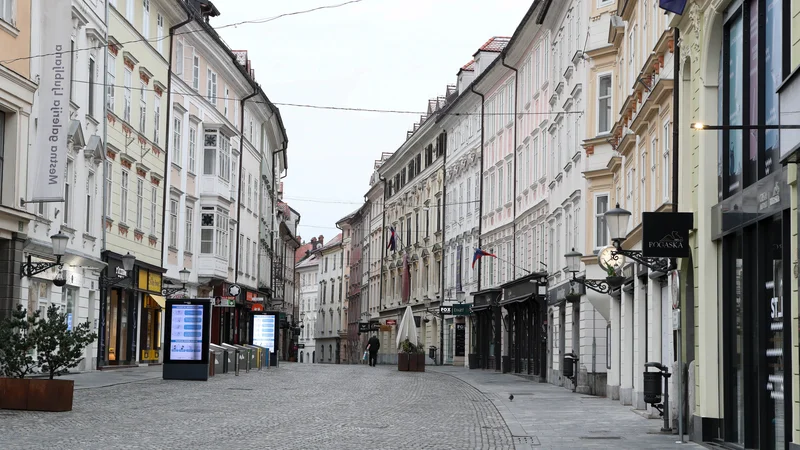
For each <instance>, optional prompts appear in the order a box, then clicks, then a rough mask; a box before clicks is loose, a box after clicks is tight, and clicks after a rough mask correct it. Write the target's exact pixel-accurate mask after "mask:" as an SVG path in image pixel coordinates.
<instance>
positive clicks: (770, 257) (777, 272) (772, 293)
mask: <svg viewBox="0 0 800 450" xmlns="http://www.w3.org/2000/svg"><path fill="white" fill-rule="evenodd" d="M765 222H766V223H765V224H764V226H763V227H762V229H763V231H764V233H765V241H766V244H767V245H766V246H764V248H765V249H766V251H765V252H764V268H763V269H764V270H763V274H764V276H765V280H764V285H763V288H764V290H763V291H762V292H763V294H762V296H761V298H762V301H760V302H759V303H760V307H759V309H760V310H761V314H760V316H761V317H762V318H763V319H762V323H763V330H764V331H763V334H762V336H764V345H763V346H762V349H761V352H762V355H763V358H764V360H763V361H764V366H763V369H762V370H759V372H764V373H765V374H766V380H763V381H764V382H763V383H762V385H763V386H764V387H765V388H766V392H764V393H763V397H764V398H763V402H762V404H763V408H761V410H762V411H764V412H765V416H766V417H764V418H763V419H762V424H764V429H765V435H763V436H762V442H763V444H764V445H763V448H780V449H782V448H785V447H786V439H785V437H786V414H785V411H786V403H785V400H784V392H785V389H784V370H785V369H786V368H787V360H786V359H785V358H784V295H783V293H784V286H783V281H784V269H785V268H784V263H783V261H784V257H787V258H788V255H786V254H785V252H784V251H783V245H782V242H783V234H784V232H783V229H782V220H781V218H780V217H776V218H775V219H771V220H767V221H765Z"/></svg>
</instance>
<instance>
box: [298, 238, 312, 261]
mask: <svg viewBox="0 0 800 450" xmlns="http://www.w3.org/2000/svg"><path fill="white" fill-rule="evenodd" d="M309 250H311V243H310V242H309V243H308V244H303V245H301V246H300V247H299V248H298V249H297V250H295V252H294V263H295V264H297V263H298V262H300V260H301V259H303V258H305V257H306V252H308V251H309Z"/></svg>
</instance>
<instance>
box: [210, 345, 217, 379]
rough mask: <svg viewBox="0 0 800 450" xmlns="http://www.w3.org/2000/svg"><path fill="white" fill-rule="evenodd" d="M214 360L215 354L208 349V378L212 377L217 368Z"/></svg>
mask: <svg viewBox="0 0 800 450" xmlns="http://www.w3.org/2000/svg"><path fill="white" fill-rule="evenodd" d="M216 359H217V352H216V351H214V349H211V348H209V349H208V361H209V364H208V377H209V378H211V377H213V376H214V371H215V370H216V368H217V365H216V364H215V361H216Z"/></svg>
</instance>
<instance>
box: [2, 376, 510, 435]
mask: <svg viewBox="0 0 800 450" xmlns="http://www.w3.org/2000/svg"><path fill="white" fill-rule="evenodd" d="M157 370H158V369H153V368H142V369H133V370H131V371H126V372H122V371H120V372H118V373H112V372H106V373H100V374H97V373H95V374H86V375H75V376H71V378H73V379H75V380H76V386H77V387H80V389H76V391H75V402H74V409H73V411H72V412H69V413H33V412H17V411H3V410H0V449H3V450H13V449H26V450H36V449H48V450H55V449H81V450H83V449H87V450H88V449H103V450H106V449H112V448H113V449H192V450H194V449H219V448H231V449H239V448H270V449H294V448H297V449H355V448H364V449H454V448H465V449H480V448H483V449H513V448H514V444H513V438H512V436H511V433H510V432H509V429H508V427H506V424H505V422H504V420H503V418H502V416H501V415H500V413H499V412H498V410H497V408H496V407H495V406H494V405H493V404H492V402H491V401H490V400H489V399H488V398H487V397H486V396H485V395H484V394H482V393H481V392H480V391H479V390H478V389H475V388H474V387H472V386H470V385H469V384H467V383H464V382H462V381H459V380H458V379H456V378H453V377H452V376H449V375H447V374H443V373H435V372H431V371H429V372H426V373H409V372H398V371H397V370H396V368H394V367H390V366H379V367H376V368H370V367H367V366H364V365H357V366H356V365H353V366H349V365H308V364H291V363H285V364H282V365H281V367H280V368H270V369H268V370H263V371H260V372H258V371H256V372H250V373H246V374H245V373H242V374H241V375H240V376H238V377H236V376H233V375H220V376H217V377H214V378H212V379H211V380H209V381H208V382H190V381H164V380H162V379H160V378H157V375H158V373H157ZM84 377H85V378H84ZM133 380H135V381H133ZM131 381H133V382H131ZM118 383H124V384H118Z"/></svg>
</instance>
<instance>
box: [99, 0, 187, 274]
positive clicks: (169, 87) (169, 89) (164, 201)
mask: <svg viewBox="0 0 800 450" xmlns="http://www.w3.org/2000/svg"><path fill="white" fill-rule="evenodd" d="M106 9H108V8H106ZM106 16H108V14H106ZM191 21H192V13H191V12H187V17H186V20H184V21H183V22H180V23H177V24H175V25H173V26H171V27H169V59H168V61H169V66H168V68H167V74H168V75H169V76H168V77H167V118H168V119H167V126H166V127H164V131H165V132H166V136H167V137H166V138H165V139H164V155H165V157H164V180H166V179H167V174H168V173H169V160H170V157H169V143H170V138H169V133H170V124H171V122H172V121H171V120H169V117H171V114H170V113H169V111H170V108H172V73H171V72H172V46H173V45H174V43H175V30H177V29H178V28H180V27H182V26H184V25H186V24H187V23H189V22H191ZM106 53H107V52H106ZM168 195H169V186H164V195H163V199H162V201H161V217H162V220H161V263H162V264H163V263H164V248H165V246H166V242H167V240H166V239H165V238H164V236H166V234H167V221H166V220H163V218H164V217H167V196H168ZM104 229H105V224H104Z"/></svg>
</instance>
